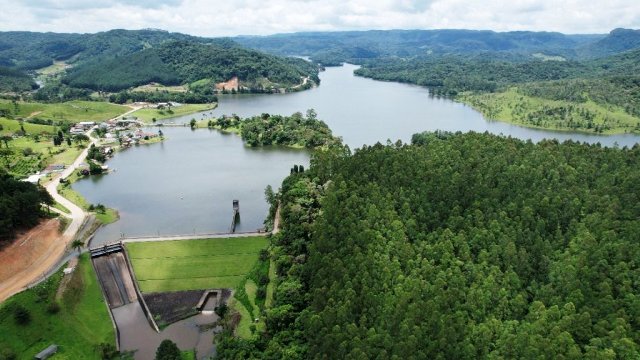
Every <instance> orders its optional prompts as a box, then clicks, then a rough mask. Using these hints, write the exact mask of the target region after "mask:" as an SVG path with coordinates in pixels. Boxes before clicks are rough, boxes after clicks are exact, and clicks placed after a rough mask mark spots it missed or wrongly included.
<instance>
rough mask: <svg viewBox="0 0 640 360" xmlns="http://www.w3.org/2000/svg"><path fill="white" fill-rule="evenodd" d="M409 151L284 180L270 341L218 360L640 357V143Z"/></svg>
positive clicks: (465, 137)
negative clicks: (639, 239)
mask: <svg viewBox="0 0 640 360" xmlns="http://www.w3.org/2000/svg"><path fill="white" fill-rule="evenodd" d="M413 141H414V142H415V145H410V146H409V145H402V144H396V145H388V146H382V145H379V144H378V145H375V146H371V147H365V148H363V149H360V150H357V151H356V152H355V153H354V154H353V155H350V154H349V152H348V151H345V150H339V149H334V151H329V152H321V153H317V154H315V155H314V157H313V159H312V161H311V169H310V170H309V171H307V172H304V173H297V174H293V175H291V176H290V177H289V178H287V179H286V180H285V181H284V183H283V185H282V191H281V193H280V194H279V196H278V199H279V201H280V205H281V212H280V213H281V216H282V222H281V226H282V228H281V229H282V231H281V232H280V233H279V234H277V235H275V236H274V237H273V239H272V244H273V248H272V249H271V253H272V254H273V261H274V262H275V264H276V270H277V275H278V278H277V285H276V292H275V298H274V303H273V307H272V308H271V309H269V310H268V311H267V313H266V326H267V328H266V331H265V333H264V334H263V336H260V337H258V338H257V339H256V340H249V341H247V340H241V339H235V338H233V337H231V336H230V333H227V336H226V337H223V339H222V341H221V343H220V344H219V345H218V347H217V351H218V357H219V358H222V359H244V358H263V359H281V358H287V359H394V358H396V359H636V358H638V357H640V295H639V294H640V243H639V242H638V232H639V231H640V147H638V146H636V147H634V148H633V149H627V148H625V149H619V148H603V147H601V146H600V145H586V144H579V143H573V142H566V143H558V142H557V141H543V142H541V143H538V144H534V143H532V142H530V141H528V142H524V141H521V140H517V139H513V138H505V137H498V136H494V135H489V134H477V133H468V134H448V133H437V134H419V135H416V136H414V139H413Z"/></svg>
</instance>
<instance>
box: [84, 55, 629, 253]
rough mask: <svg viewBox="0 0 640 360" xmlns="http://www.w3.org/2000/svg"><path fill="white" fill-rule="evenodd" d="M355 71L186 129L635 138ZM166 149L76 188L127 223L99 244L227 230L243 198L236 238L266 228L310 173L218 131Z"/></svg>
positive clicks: (117, 161)
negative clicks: (277, 196) (274, 123)
mask: <svg viewBox="0 0 640 360" xmlns="http://www.w3.org/2000/svg"><path fill="white" fill-rule="evenodd" d="M356 68H357V67H356V66H353V65H345V66H343V67H331V68H327V70H326V71H324V72H322V73H321V75H320V78H321V85H320V86H319V87H317V88H313V89H311V90H307V91H302V92H297V93H290V94H277V95H222V96H220V103H219V107H218V108H217V109H215V110H214V111H206V112H203V113H198V114H193V115H187V116H182V117H178V118H174V119H170V120H168V121H169V122H176V123H186V122H189V120H191V119H192V118H196V119H198V120H200V119H202V118H210V117H212V116H219V115H222V114H227V115H231V114H237V115H239V116H241V117H248V116H253V115H259V114H261V113H272V114H283V115H290V114H292V113H294V112H296V111H300V112H303V113H304V112H305V111H306V110H307V109H310V108H314V109H315V110H316V112H317V113H318V118H320V119H322V120H324V121H325V122H326V123H327V124H328V125H329V126H330V127H331V129H332V130H333V132H334V134H335V135H338V136H341V137H342V138H343V140H344V142H345V143H346V144H348V145H349V146H350V147H351V148H352V149H353V148H355V147H360V146H362V145H363V144H369V145H372V144H374V143H376V142H382V143H385V142H386V141H387V139H389V140H391V141H394V142H395V141H396V140H398V139H400V140H402V141H404V142H408V141H410V139H411V136H412V134H414V133H416V132H422V131H427V130H448V131H463V132H465V131H479V132H484V131H488V132H491V133H494V134H504V135H510V136H513V137H517V138H520V139H532V140H533V141H539V140H541V139H543V138H557V139H560V140H565V139H573V140H577V141H587V142H590V143H595V142H600V143H601V144H603V145H608V146H612V145H614V144H616V143H617V144H619V145H620V146H625V145H627V146H632V145H633V144H635V143H636V142H638V141H639V140H640V136H637V135H629V134H625V135H613V136H603V135H589V134H579V133H569V132H553V131H546V130H537V129H530V128H525V127H520V126H516V125H510V124H506V123H502V122H496V121H490V120H486V119H485V118H484V117H483V116H482V115H481V114H479V113H478V112H476V111H475V110H473V109H471V108H469V107H467V106H465V105H462V104H459V103H455V102H453V101H450V100H446V99H438V98H433V97H430V96H429V92H428V91H427V90H426V89H425V88H422V87H419V86H413V85H406V84H399V83H392V82H380V81H375V80H371V79H365V78H361V77H356V76H354V75H353V70H355V69H356ZM163 132H164V133H165V136H166V137H167V138H168V139H167V140H166V141H165V142H164V143H160V144H152V145H144V146H138V147H135V148H132V149H128V150H125V151H122V152H120V153H118V154H117V155H116V156H115V157H114V158H113V159H111V160H109V163H108V164H109V167H110V168H111V169H115V170H116V171H115V172H112V173H111V174H108V175H105V176H98V177H91V178H87V179H83V180H80V181H78V182H77V183H75V184H74V185H73V187H74V189H76V190H77V191H79V192H80V193H81V194H82V195H83V196H85V197H86V198H87V199H88V200H89V202H91V203H94V204H97V203H101V204H104V205H105V206H108V207H112V208H115V209H118V211H119V212H120V216H121V219H120V220H119V221H117V222H116V223H114V224H111V225H108V226H105V227H103V228H101V229H100V230H99V231H98V232H97V233H96V236H95V238H94V239H93V240H92V244H91V245H92V246H95V245H99V244H101V243H104V242H107V241H113V240H116V239H118V238H120V237H121V236H122V235H123V234H124V236H144V235H158V234H159V235H178V234H190V233H211V232H226V231H228V229H229V225H230V222H231V215H232V201H233V199H238V200H240V214H241V223H240V225H239V226H238V231H253V230H256V229H258V228H260V227H262V226H263V221H264V218H265V215H266V213H267V210H268V207H267V204H266V202H265V200H264V189H265V187H266V186H267V185H272V186H273V187H274V188H277V187H278V186H279V185H280V183H281V182H282V180H283V179H284V177H285V176H287V175H288V174H289V170H290V169H291V167H292V166H293V165H294V164H302V165H305V167H306V166H308V164H309V153H308V152H307V151H305V150H290V149H284V148H258V149H255V148H248V147H246V146H244V145H243V143H242V140H241V139H240V137H239V136H236V135H232V134H223V133H221V132H218V131H215V130H207V129H198V130H190V129H189V128H181V127H178V128H174V127H165V128H164V129H163Z"/></svg>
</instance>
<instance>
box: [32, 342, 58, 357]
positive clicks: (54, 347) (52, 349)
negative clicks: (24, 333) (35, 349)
mask: <svg viewBox="0 0 640 360" xmlns="http://www.w3.org/2000/svg"><path fill="white" fill-rule="evenodd" d="M57 352H58V345H49V347H47V348H46V349H44V350H42V351H40V352H39V353H38V354H37V355H36V356H35V358H36V359H38V360H44V359H48V358H49V357H51V356H53V354H55V353H57Z"/></svg>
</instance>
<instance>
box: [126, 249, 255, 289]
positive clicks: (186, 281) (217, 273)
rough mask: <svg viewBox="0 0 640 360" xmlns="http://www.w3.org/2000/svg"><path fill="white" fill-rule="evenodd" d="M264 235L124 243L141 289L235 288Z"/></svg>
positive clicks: (249, 268) (251, 264) (252, 263)
mask: <svg viewBox="0 0 640 360" xmlns="http://www.w3.org/2000/svg"><path fill="white" fill-rule="evenodd" d="M267 243H268V240H267V238H266V237H262V236H257V237H243V238H223V239H204V240H200V239H197V240H177V241H159V242H139V243H128V244H127V250H128V252H129V257H130V258H131V262H132V264H133V270H134V272H135V275H136V278H137V279H138V283H139V285H140V290H141V291H142V292H154V291H178V290H197V289H210V288H235V287H236V286H238V285H239V284H240V283H241V282H242V280H243V279H244V278H245V277H246V275H247V274H248V273H249V271H251V269H252V268H253V266H254V264H255V262H256V261H257V260H258V253H259V251H260V250H261V249H264V248H266V247H267Z"/></svg>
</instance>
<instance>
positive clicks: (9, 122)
mask: <svg viewBox="0 0 640 360" xmlns="http://www.w3.org/2000/svg"><path fill="white" fill-rule="evenodd" d="M0 125H2V131H0V134H13V133H15V132H16V131H19V130H20V122H19V121H18V120H13V119H5V118H0ZM22 125H23V126H24V130H25V131H26V132H27V134H42V133H46V134H53V132H54V130H55V128H54V127H53V126H51V125H40V124H31V123H28V122H26V121H24V122H23V123H22Z"/></svg>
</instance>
